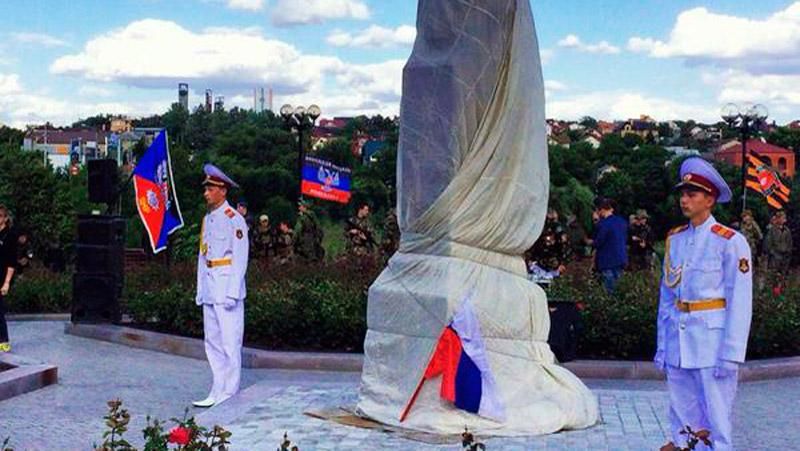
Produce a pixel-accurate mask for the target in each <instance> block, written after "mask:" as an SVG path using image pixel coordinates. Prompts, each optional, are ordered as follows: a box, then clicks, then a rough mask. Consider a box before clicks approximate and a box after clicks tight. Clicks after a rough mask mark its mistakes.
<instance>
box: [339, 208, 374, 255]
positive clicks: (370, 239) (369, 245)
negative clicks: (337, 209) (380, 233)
mask: <svg viewBox="0 0 800 451" xmlns="http://www.w3.org/2000/svg"><path fill="white" fill-rule="evenodd" d="M354 230H355V231H357V232H356V233H351V231H354ZM344 237H345V242H346V243H347V244H346V246H347V253H348V254H351V255H359V256H361V255H369V254H371V253H372V251H373V249H374V248H375V238H374V237H375V233H374V231H373V230H372V226H371V225H370V224H369V219H368V218H367V217H363V218H359V217H358V216H353V217H352V218H350V219H348V220H347V224H346V225H345V230H344Z"/></svg>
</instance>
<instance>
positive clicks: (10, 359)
mask: <svg viewBox="0 0 800 451" xmlns="http://www.w3.org/2000/svg"><path fill="white" fill-rule="evenodd" d="M0 368H3V369H5V371H0V401H3V400H5V399H9V398H12V397H14V396H17V395H21V394H23V393H28V392H32V391H34V390H38V389H40V388H44V387H47V386H48V385H52V384H55V383H58V367H56V366H55V365H46V364H43V363H39V362H34V361H32V360H28V359H25V358H22V357H20V356H17V355H14V354H7V353H4V354H0Z"/></svg>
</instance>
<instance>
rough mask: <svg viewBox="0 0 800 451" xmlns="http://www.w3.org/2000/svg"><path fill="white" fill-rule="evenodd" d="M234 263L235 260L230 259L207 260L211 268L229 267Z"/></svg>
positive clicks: (207, 264)
mask: <svg viewBox="0 0 800 451" xmlns="http://www.w3.org/2000/svg"><path fill="white" fill-rule="evenodd" d="M231 263H233V259H230V258H218V259H216V260H206V266H208V267H209V268H214V267H216V266H228V265H230V264H231Z"/></svg>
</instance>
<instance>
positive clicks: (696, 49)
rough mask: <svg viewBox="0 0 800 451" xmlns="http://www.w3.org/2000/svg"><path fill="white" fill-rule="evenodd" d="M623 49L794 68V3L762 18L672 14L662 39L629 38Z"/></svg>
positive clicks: (797, 22)
mask: <svg viewBox="0 0 800 451" xmlns="http://www.w3.org/2000/svg"><path fill="white" fill-rule="evenodd" d="M628 49H629V50H631V51H634V52H641V53H646V54H648V55H650V56H652V57H655V58H676V57H677V58H685V59H687V60H688V61H689V62H690V63H692V64H713V65H717V66H723V67H732V68H738V69H742V70H746V71H748V72H751V73H786V74H788V73H793V72H797V71H799V70H800V2H794V3H793V4H791V5H789V6H788V7H787V8H786V9H784V10H782V11H779V12H777V13H775V14H772V15H771V16H768V17H767V18H765V19H759V20H757V19H748V18H744V17H737V16H731V15H725V14H717V13H714V12H711V11H709V10H708V9H706V8H693V9H690V10H686V11H684V12H682V13H680V14H679V15H678V18H677V20H676V22H675V25H674V26H673V28H672V31H671V32H670V34H669V39H668V40H666V41H661V40H657V39H654V38H642V37H632V38H631V39H630V40H629V41H628Z"/></svg>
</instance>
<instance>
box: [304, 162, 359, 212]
mask: <svg viewBox="0 0 800 451" xmlns="http://www.w3.org/2000/svg"><path fill="white" fill-rule="evenodd" d="M350 174H351V171H350V168H345V167H342V166H337V165H335V164H333V163H331V162H330V161H327V160H323V159H321V158H317V157H311V156H306V158H305V161H304V162H303V179H302V181H301V186H300V188H301V192H302V193H303V195H305V196H311V197H316V198H318V199H323V200H329V201H333V202H339V203H342V204H346V203H348V202H350Z"/></svg>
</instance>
